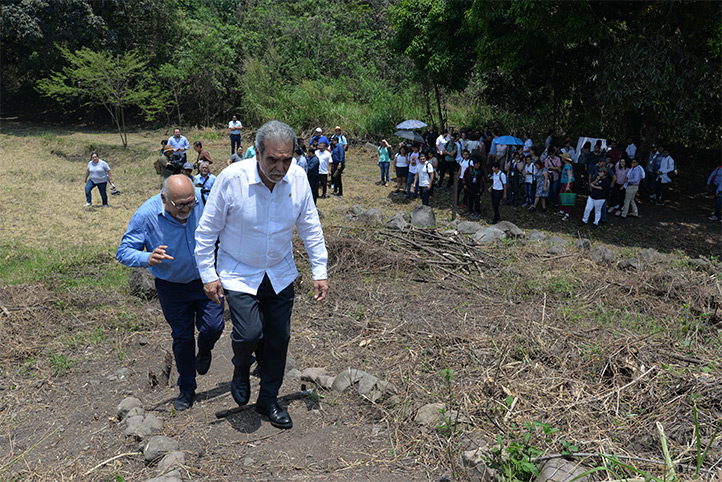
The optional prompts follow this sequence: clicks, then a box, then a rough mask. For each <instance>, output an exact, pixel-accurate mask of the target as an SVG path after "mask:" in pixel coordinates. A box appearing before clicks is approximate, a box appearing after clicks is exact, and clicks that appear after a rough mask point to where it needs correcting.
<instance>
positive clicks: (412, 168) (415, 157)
mask: <svg viewBox="0 0 722 482" xmlns="http://www.w3.org/2000/svg"><path fill="white" fill-rule="evenodd" d="M413 161H416V163H414V162H413ZM418 170H419V153H418V152H412V153H411V154H409V174H416V172H417V171H418Z"/></svg>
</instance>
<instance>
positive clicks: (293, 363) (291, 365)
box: [285, 357, 298, 372]
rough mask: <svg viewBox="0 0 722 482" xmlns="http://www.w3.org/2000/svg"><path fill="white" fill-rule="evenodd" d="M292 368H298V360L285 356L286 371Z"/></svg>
mask: <svg viewBox="0 0 722 482" xmlns="http://www.w3.org/2000/svg"><path fill="white" fill-rule="evenodd" d="M293 369H296V370H298V362H297V361H296V360H294V359H293V358H291V357H288V358H286V368H285V371H286V372H288V371H289V370H293Z"/></svg>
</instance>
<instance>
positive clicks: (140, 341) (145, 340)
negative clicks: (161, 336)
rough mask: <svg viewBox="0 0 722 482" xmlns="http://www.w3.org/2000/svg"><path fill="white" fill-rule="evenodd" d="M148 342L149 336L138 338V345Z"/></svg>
mask: <svg viewBox="0 0 722 482" xmlns="http://www.w3.org/2000/svg"><path fill="white" fill-rule="evenodd" d="M147 344H148V337H147V336H141V337H140V338H138V345H140V346H145V345H147Z"/></svg>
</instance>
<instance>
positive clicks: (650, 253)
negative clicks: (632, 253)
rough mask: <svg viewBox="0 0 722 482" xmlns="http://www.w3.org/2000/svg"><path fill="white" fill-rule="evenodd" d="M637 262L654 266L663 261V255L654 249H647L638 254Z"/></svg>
mask: <svg viewBox="0 0 722 482" xmlns="http://www.w3.org/2000/svg"><path fill="white" fill-rule="evenodd" d="M639 260H640V261H642V262H644V263H647V264H655V263H660V262H662V261H664V255H663V254H661V253H660V252H659V251H657V250H656V249H654V248H647V249H643V250H641V251H640V252H639Z"/></svg>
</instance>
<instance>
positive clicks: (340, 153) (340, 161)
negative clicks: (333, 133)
mask: <svg viewBox="0 0 722 482" xmlns="http://www.w3.org/2000/svg"><path fill="white" fill-rule="evenodd" d="M331 146H332V149H331V161H332V162H333V164H332V167H331V172H332V173H333V174H331V184H332V185H333V194H335V195H336V196H343V181H342V180H341V176H342V175H343V170H344V168H345V167H346V149H345V148H344V145H343V144H341V143H340V142H339V140H338V139H337V138H335V137H332V138H331Z"/></svg>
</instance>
